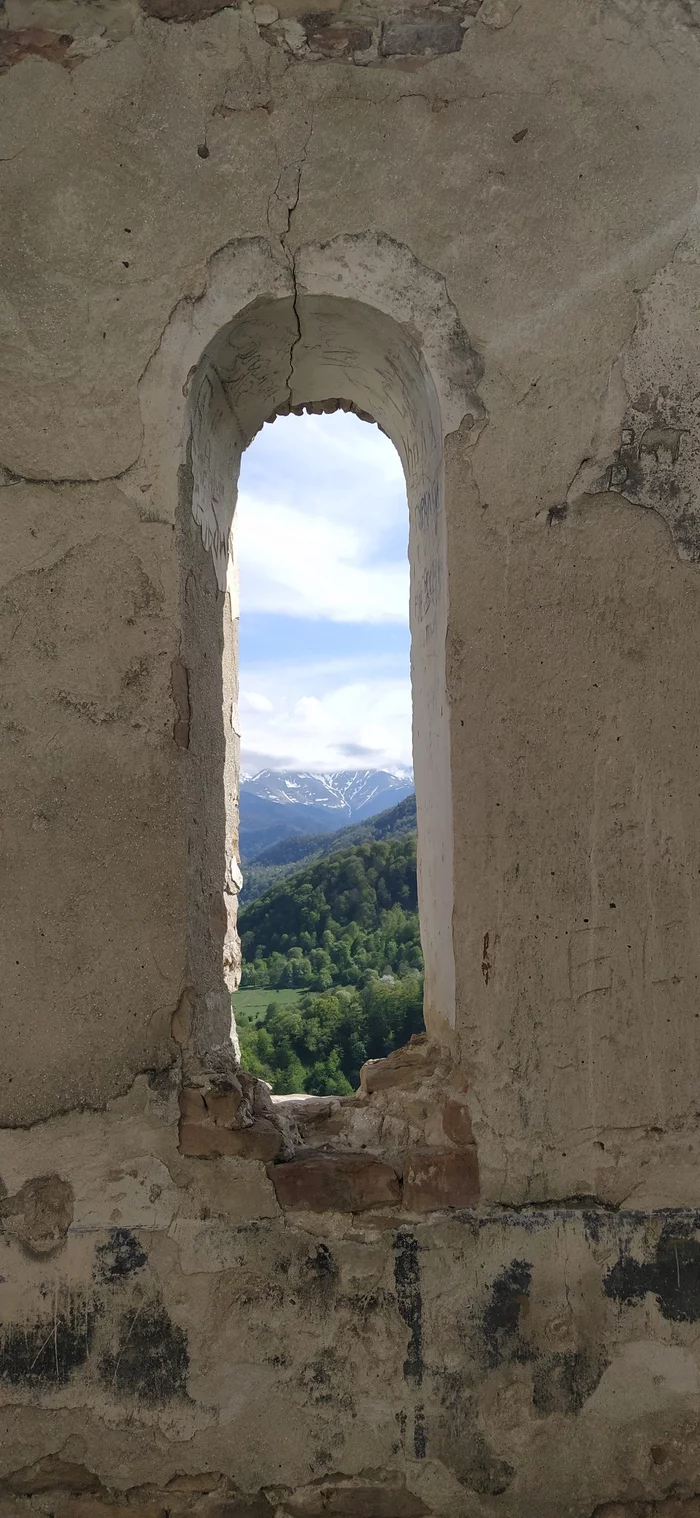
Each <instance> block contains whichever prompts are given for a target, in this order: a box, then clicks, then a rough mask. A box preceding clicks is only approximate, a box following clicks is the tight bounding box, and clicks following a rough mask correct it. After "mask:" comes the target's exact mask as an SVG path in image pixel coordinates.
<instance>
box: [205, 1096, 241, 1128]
mask: <svg viewBox="0 0 700 1518" xmlns="http://www.w3.org/2000/svg"><path fill="white" fill-rule="evenodd" d="M204 1100H205V1103H206V1108H207V1112H208V1113H209V1116H210V1117H211V1118H212V1120H213V1121H214V1122H215V1123H219V1124H221V1126H222V1127H224V1128H226V1127H232V1126H233V1125H234V1124H235V1123H236V1122H237V1121H238V1111H239V1108H240V1105H241V1090H240V1087H239V1088H238V1090H236V1089H235V1088H234V1087H231V1088H230V1089H229V1090H211V1091H207V1093H206V1095H205V1098H204Z"/></svg>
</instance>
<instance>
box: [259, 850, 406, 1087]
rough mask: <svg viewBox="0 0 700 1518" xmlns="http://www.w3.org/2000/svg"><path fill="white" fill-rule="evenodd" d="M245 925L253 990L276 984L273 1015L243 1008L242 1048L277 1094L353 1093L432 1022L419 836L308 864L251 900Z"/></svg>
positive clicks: (342, 853)
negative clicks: (366, 1072)
mask: <svg viewBox="0 0 700 1518" xmlns="http://www.w3.org/2000/svg"><path fill="white" fill-rule="evenodd" d="M239 930H240V935H241V946H242V949H243V975H242V979H241V988H242V990H244V989H249V990H250V989H257V990H265V989H267V990H270V991H271V992H272V993H273V995H272V997H271V1001H270V1004H269V1005H268V1007H267V1010H266V1013H265V1015H264V1018H262V1019H261V1017H260V1016H259V1015H257V1014H251V1015H246V1013H244V1012H243V1011H242V1009H241V1012H240V1013H239V1014H237V1021H238V1032H239V1038H240V1043H241V1055H242V1059H243V1064H244V1066H245V1068H246V1069H248V1070H250V1071H251V1072H252V1073H253V1074H254V1075H258V1076H260V1077H261V1078H262V1079H263V1080H266V1081H269V1083H270V1085H271V1086H272V1088H273V1090H274V1091H275V1092H278V1093H287V1092H294V1091H307V1092H313V1093H316V1094H318V1095H333V1094H335V1095H339V1096H343V1095H348V1094H349V1093H350V1092H351V1091H353V1090H355V1089H356V1087H357V1086H358V1084H359V1078H360V1066H361V1065H362V1064H363V1063H364V1061H365V1060H367V1059H378V1058H381V1057H382V1056H383V1055H385V1054H388V1053H389V1052H390V1051H391V1050H392V1049H396V1048H398V1047H399V1046H400V1045H401V1044H404V1043H406V1041H407V1040H408V1039H409V1038H410V1036H411V1034H412V1033H417V1032H420V1031H421V1030H422V1027H423V974H422V969H423V958H422V953H421V946H420V934H419V928H418V904H417V897H416V840H415V834H403V835H402V836H400V837H390V838H387V839H381V840H373V841H371V842H367V843H363V844H360V845H357V846H354V847H351V848H346V849H343V850H342V851H341V852H339V853H336V854H331V855H330V856H329V857H327V858H323V859H320V860H318V861H317V862H316V863H314V864H312V865H310V866H308V867H307V868H306V869H302V870H299V871H298V872H297V873H296V874H294V875H292V876H290V877H288V878H287V879H286V880H283V881H279V882H278V883H277V884H276V885H274V886H273V887H272V888H271V889H269V890H268V891H266V892H265V894H264V895H263V896H261V897H260V898H258V899H257V900H256V901H253V902H251V903H250V904H249V905H248V906H247V907H245V908H244V909H243V911H242V912H241V915H240V919H239ZM294 990H297V991H299V992H301V995H300V996H299V999H298V1001H296V1002H293V1001H282V1000H280V999H278V998H279V993H280V992H281V991H284V992H291V991H294Z"/></svg>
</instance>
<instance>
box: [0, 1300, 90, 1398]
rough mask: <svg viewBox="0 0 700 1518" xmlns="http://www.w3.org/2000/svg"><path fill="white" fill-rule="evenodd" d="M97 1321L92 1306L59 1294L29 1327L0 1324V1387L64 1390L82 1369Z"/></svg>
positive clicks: (86, 1302)
mask: <svg viewBox="0 0 700 1518" xmlns="http://www.w3.org/2000/svg"><path fill="white" fill-rule="evenodd" d="M47 1306H48V1304H47ZM97 1318H98V1309H97V1306H96V1304H95V1303H93V1302H90V1301H89V1300H87V1299H86V1298H85V1297H83V1296H70V1295H68V1294H67V1293H65V1292H63V1293H60V1298H59V1299H55V1300H54V1302H53V1304H52V1305H51V1308H50V1310H49V1311H47V1313H46V1315H42V1316H41V1317H40V1318H37V1319H36V1320H35V1321H34V1322H33V1323H26V1324H24V1323H8V1324H6V1325H3V1324H0V1385H2V1384H3V1383H6V1384H8V1383H9V1384H11V1385H13V1386H21V1385H24V1386H35V1387H47V1388H48V1387H51V1386H65V1385H66V1383H67V1382H68V1381H69V1380H70V1379H71V1376H72V1375H73V1373H74V1372H75V1371H77V1370H80V1369H81V1368H82V1367H83V1366H84V1365H85V1362H86V1360H87V1358H88V1355H89V1353H90V1349H91V1347H92V1343H93V1339H94V1334H95V1327H96V1323H97Z"/></svg>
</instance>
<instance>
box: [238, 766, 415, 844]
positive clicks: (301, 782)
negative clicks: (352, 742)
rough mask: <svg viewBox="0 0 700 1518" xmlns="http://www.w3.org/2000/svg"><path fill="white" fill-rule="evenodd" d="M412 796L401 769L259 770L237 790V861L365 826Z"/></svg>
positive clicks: (408, 778)
mask: <svg viewBox="0 0 700 1518" xmlns="http://www.w3.org/2000/svg"><path fill="white" fill-rule="evenodd" d="M412 791H413V778H412V776H411V775H410V772H408V771H406V770H388V769H383V770H368V769H367V770H335V771H331V772H328V773H324V774H321V773H316V772H314V771H311V770H270V769H267V770H259V771H258V772H257V774H256V775H253V776H247V777H246V778H245V779H243V780H242V781H241V785H240V796H239V808H240V851H241V859H242V860H243V862H244V863H250V862H251V861H252V860H253V859H254V858H256V857H257V855H258V854H260V853H261V852H262V851H263V850H264V849H267V848H270V847H272V846H273V845H274V844H276V843H278V842H281V841H282V840H284V839H287V838H290V837H294V836H297V835H300V834H304V835H309V834H320V833H324V832H335V831H337V829H338V828H339V827H341V826H342V825H343V824H346V825H348V826H349V825H351V824H353V823H359V822H364V821H365V820H367V819H368V818H370V817H374V816H376V815H377V814H378V813H380V812H382V811H385V810H387V809H388V807H389V806H390V805H391V804H392V803H396V802H398V801H402V800H404V798H405V797H407V796H408V795H410V794H411V793H412Z"/></svg>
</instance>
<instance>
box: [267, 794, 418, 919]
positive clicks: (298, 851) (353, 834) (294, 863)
mask: <svg viewBox="0 0 700 1518" xmlns="http://www.w3.org/2000/svg"><path fill="white" fill-rule="evenodd" d="M415 831H416V798H415V796H413V795H411V796H406V797H405V798H404V800H403V801H399V802H398V804H397V805H396V806H391V807H388V808H387V810H386V811H385V812H380V813H379V814H378V816H376V817H371V818H368V819H367V820H366V821H365V822H356V823H353V824H351V825H350V826H349V827H344V828H339V829H338V831H337V832H335V833H309V834H302V833H297V834H295V835H294V837H290V838H284V839H282V840H281V841H280V842H278V843H274V844H273V845H272V847H271V848H266V849H263V851H262V852H261V853H260V854H257V855H256V856H255V858H254V859H253V860H252V861H251V862H250V863H248V864H245V865H244V866H243V890H242V891H241V895H240V903H241V906H247V905H248V903H249V902H251V901H255V900H256V898H257V897H258V896H262V894H263V892H265V891H268V890H269V888H270V886H272V885H275V884H276V883H277V882H278V881H280V880H284V879H285V878H286V877H287V876H288V875H291V874H294V873H295V872H296V871H297V870H298V869H299V868H300V866H301V865H302V864H304V862H306V863H307V864H311V863H313V862H314V861H315V860H316V859H323V858H325V857H326V856H327V855H328V854H335V853H337V852H338V850H340V849H347V848H350V846H351V845H352V844H358V843H371V842H372V841H373V840H375V839H376V840H380V839H383V838H401V837H403V836H404V835H405V834H407V833H415Z"/></svg>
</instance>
